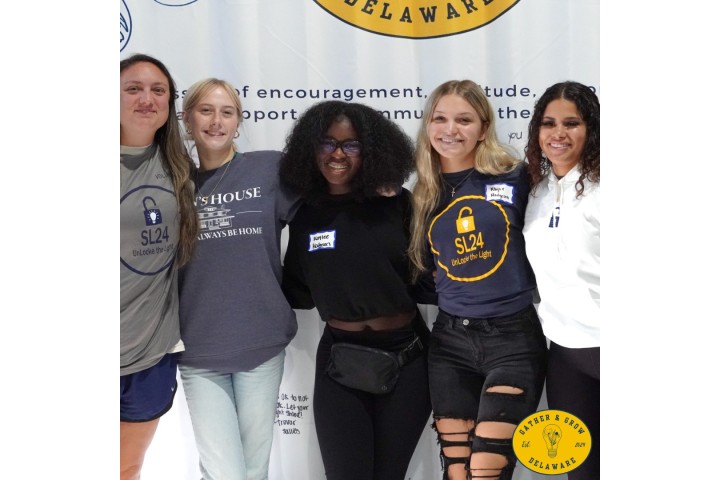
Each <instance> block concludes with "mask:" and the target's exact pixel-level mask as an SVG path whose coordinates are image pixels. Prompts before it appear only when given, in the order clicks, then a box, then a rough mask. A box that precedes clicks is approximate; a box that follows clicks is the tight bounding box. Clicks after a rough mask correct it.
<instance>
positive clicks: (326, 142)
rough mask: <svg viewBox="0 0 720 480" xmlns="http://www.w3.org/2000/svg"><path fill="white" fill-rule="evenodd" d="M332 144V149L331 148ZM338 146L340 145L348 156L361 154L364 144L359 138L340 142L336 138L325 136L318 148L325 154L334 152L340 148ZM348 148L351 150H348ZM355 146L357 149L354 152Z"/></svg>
mask: <svg viewBox="0 0 720 480" xmlns="http://www.w3.org/2000/svg"><path fill="white" fill-rule="evenodd" d="M331 145H332V150H330V146H331ZM338 147H340V150H342V151H343V153H344V154H345V155H347V156H348V157H355V156H357V155H360V152H361V151H362V144H361V143H360V142H359V141H358V140H345V141H344V142H338V141H337V140H335V139H334V138H323V139H322V140H320V143H319V144H318V150H319V151H320V152H322V153H323V154H325V155H328V154H331V153H333V152H334V151H335V150H337V149H338ZM348 148H349V149H350V151H348ZM355 148H357V151H355V152H353V151H352V150H354V149H355Z"/></svg>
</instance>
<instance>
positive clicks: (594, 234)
mask: <svg viewBox="0 0 720 480" xmlns="http://www.w3.org/2000/svg"><path fill="white" fill-rule="evenodd" d="M526 154H527V160H528V172H529V176H530V187H531V189H532V193H531V195H530V200H529V203H528V208H527V212H526V215H525V230H524V233H525V239H526V242H527V254H528V258H529V259H530V263H531V264H532V266H533V270H534V271H535V276H536V278H537V284H538V290H539V293H540V305H539V307H538V314H539V315H540V321H541V322H542V326H543V331H544V332H545V335H546V336H547V338H548V339H550V341H551V342H550V353H549V360H548V372H547V380H546V382H547V383H546V389H547V399H548V406H549V407H550V408H552V409H557V410H562V411H566V412H569V413H572V414H573V415H577V416H578V418H580V420H582V421H583V422H585V423H586V425H587V427H588V429H589V431H590V435H592V442H593V445H592V450H591V451H590V456H589V457H588V458H587V459H586V460H585V461H584V462H583V463H582V465H580V466H579V467H577V468H576V469H574V470H572V471H570V472H569V473H568V479H569V480H575V479H583V480H593V479H598V478H600V102H599V101H598V97H597V95H595V93H594V92H593V91H592V90H591V89H590V88H589V87H587V86H585V85H582V84H580V83H577V82H562V83H557V84H555V85H553V86H552V87H550V88H548V89H547V90H546V91H545V93H544V94H543V95H542V97H540V99H539V100H538V102H537V104H536V105H535V111H534V113H533V116H532V119H531V121H530V128H529V135H528V146H527V149H526Z"/></svg>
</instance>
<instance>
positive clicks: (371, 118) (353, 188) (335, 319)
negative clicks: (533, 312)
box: [280, 101, 430, 480]
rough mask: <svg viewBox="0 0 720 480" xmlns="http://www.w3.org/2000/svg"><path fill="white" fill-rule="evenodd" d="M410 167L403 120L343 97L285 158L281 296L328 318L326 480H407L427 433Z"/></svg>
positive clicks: (311, 121) (311, 114)
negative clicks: (412, 264)
mask: <svg viewBox="0 0 720 480" xmlns="http://www.w3.org/2000/svg"><path fill="white" fill-rule="evenodd" d="M412 165H413V147H412V142H411V140H410V139H409V137H408V136H407V135H405V133H403V131H402V130H401V129H400V128H399V127H398V126H397V125H396V124H394V123H393V122H391V121H390V120H388V119H386V118H385V117H384V116H383V115H382V114H381V113H380V112H379V111H377V110H374V109H372V108H370V107H368V106H365V105H361V104H357V103H346V102H339V101H328V102H321V103H319V104H316V105H314V106H312V107H311V108H310V109H308V110H307V111H306V112H305V113H304V114H303V115H302V116H301V117H300V119H298V121H297V123H296V124H295V126H294V128H293V130H292V131H291V133H290V135H289V136H288V139H287V144H286V147H285V150H284V152H283V159H282V163H281V167H280V177H281V182H282V183H283V184H284V185H285V186H286V187H288V189H290V190H291V191H293V192H294V193H296V194H298V195H300V197H301V198H302V199H303V200H304V205H303V206H302V207H300V210H299V211H298V213H297V214H296V216H295V218H294V219H293V221H292V222H291V223H290V236H289V240H288V247H287V253H286V256H285V265H284V270H283V291H284V292H285V294H286V296H287V298H288V300H289V302H290V304H291V305H292V306H293V307H294V308H300V309H311V308H314V307H317V309H318V312H319V314H320V317H321V318H322V320H323V321H325V322H326V324H325V329H324V332H323V334H322V337H321V339H320V343H319V346H318V350H317V356H316V369H315V390H314V398H313V410H314V415H315V426H316V430H317V434H318V440H319V444H320V453H321V455H322V460H323V465H324V467H325V474H326V477H327V478H328V479H329V480H355V479H356V480H402V479H404V478H405V473H406V470H407V468H408V465H409V463H410V460H411V458H412V455H413V452H414V451H415V447H416V445H417V442H418V440H419V439H420V436H421V435H422V433H423V431H424V429H425V428H426V427H427V425H428V419H429V416H430V396H429V390H428V380H427V356H426V351H427V349H426V348H425V346H426V345H425V343H424V342H425V340H426V338H427V334H428V333H429V331H428V328H427V325H426V324H425V321H424V320H423V318H422V316H421V315H420V313H419V311H418V308H417V304H416V301H415V298H414V297H413V295H412V292H411V288H410V271H409V270H410V269H409V262H408V258H407V247H408V239H409V222H410V216H411V199H410V192H409V191H408V190H406V189H404V188H399V187H400V185H402V184H403V182H404V181H406V180H407V179H408V176H409V174H410V172H411V169H412ZM393 186H396V187H395V188H392V187H393ZM388 187H390V188H388ZM388 190H392V195H391V196H385V195H381V194H380V193H379V192H386V191H388ZM398 190H399V193H398ZM357 347H360V348H357ZM387 359H391V360H390V368H389V372H388V371H386V370H383V368H382V363H383V362H384V361H386V360H387ZM395 361H397V364H398V365H399V368H393V367H395V364H394V362H395ZM374 367H377V368H374Z"/></svg>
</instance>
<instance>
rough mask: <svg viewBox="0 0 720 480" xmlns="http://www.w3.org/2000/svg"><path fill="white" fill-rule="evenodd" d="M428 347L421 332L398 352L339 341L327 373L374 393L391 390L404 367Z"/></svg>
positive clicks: (332, 352)
mask: <svg viewBox="0 0 720 480" xmlns="http://www.w3.org/2000/svg"><path fill="white" fill-rule="evenodd" d="M424 348H425V346H424V345H423V342H422V339H421V338H420V337H419V336H418V335H417V334H416V335H415V338H414V339H413V340H412V341H411V342H410V343H409V344H408V345H407V346H406V347H405V348H403V349H402V350H401V351H400V352H397V353H394V352H388V351H386V350H381V349H379V348H372V347H364V346H362V345H355V344H354V343H342V342H341V343H335V344H333V345H332V347H331V348H330V361H329V362H328V366H327V369H326V370H325V373H327V374H328V375H329V376H330V378H332V379H333V380H335V381H336V382H338V383H340V384H341V385H345V386H346V387H350V388H355V389H357V390H362V391H364V392H369V393H374V394H385V393H390V392H391V391H392V390H393V388H395V384H396V383H397V380H398V378H399V377H400V367H402V366H403V365H405V364H406V363H409V362H410V361H411V360H413V359H414V358H415V357H417V356H418V355H419V354H420V353H421V352H422V351H423V349H424Z"/></svg>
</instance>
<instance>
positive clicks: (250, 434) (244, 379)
mask: <svg viewBox="0 0 720 480" xmlns="http://www.w3.org/2000/svg"><path fill="white" fill-rule="evenodd" d="M284 364H285V351H284V350H283V351H282V352H280V353H279V354H278V355H277V356H275V357H274V358H271V359H270V360H268V361H267V362H265V363H263V364H262V365H259V366H258V367H256V368H254V369H253V370H250V371H248V372H236V373H219V372H215V371H212V370H206V369H202V368H193V367H189V366H187V365H178V369H179V370H180V377H181V378H182V382H183V389H184V390H185V398H186V399H187V404H188V408H189V410H190V420H191V422H192V426H193V432H194V433H195V444H196V445H197V449H198V455H199V458H200V472H201V473H202V476H203V477H202V478H203V480H267V478H268V465H269V463H270V448H271V446H272V438H273V425H274V422H275V411H276V408H277V399H278V392H279V390H280V381H281V380H282V375H283V370H284Z"/></svg>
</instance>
